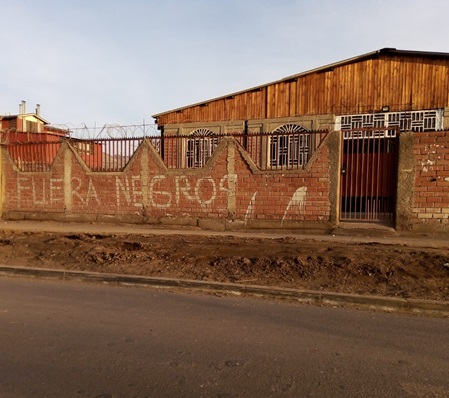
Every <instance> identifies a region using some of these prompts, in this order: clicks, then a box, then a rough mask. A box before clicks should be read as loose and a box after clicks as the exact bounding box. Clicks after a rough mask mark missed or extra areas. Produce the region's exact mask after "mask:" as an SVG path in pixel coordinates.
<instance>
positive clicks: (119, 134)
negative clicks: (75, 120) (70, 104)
mask: <svg viewBox="0 0 449 398" xmlns="http://www.w3.org/2000/svg"><path fill="white" fill-rule="evenodd" d="M50 127H54V128H56V129H60V130H63V131H67V135H68V136H69V137H71V138H81V139H102V138H135V137H148V136H158V135H160V131H159V130H158V126H157V124H145V123H143V124H130V125H121V124H109V123H108V124H105V125H103V126H87V125H86V124H84V123H82V124H80V125H78V126H73V125H70V124H52V125H51V126H50Z"/></svg>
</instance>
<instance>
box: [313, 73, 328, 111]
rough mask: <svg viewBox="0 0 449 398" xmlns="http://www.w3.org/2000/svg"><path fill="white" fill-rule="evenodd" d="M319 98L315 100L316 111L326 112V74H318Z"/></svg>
mask: <svg viewBox="0 0 449 398" xmlns="http://www.w3.org/2000/svg"><path fill="white" fill-rule="evenodd" d="M317 86H318V98H317V99H316V100H315V112H316V113H317V114H323V113H325V112H326V111H325V106H326V74H325V73H324V72H323V73H319V74H317Z"/></svg>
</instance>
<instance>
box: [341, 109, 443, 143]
mask: <svg viewBox="0 0 449 398" xmlns="http://www.w3.org/2000/svg"><path fill="white" fill-rule="evenodd" d="M388 127H399V131H415V132H424V131H438V130H442V129H443V110H441V109H439V110H424V111H410V112H385V113H372V114H359V115H345V116H337V119H336V124H335V130H342V131H345V130H357V129H359V128H360V129H363V128H388ZM388 131H390V132H392V131H393V130H388ZM385 132H387V130H385ZM356 133H357V131H354V134H356ZM365 133H366V132H365ZM371 133H373V132H371ZM354 138H356V137H354Z"/></svg>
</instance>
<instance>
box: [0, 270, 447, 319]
mask: <svg viewBox="0 0 449 398" xmlns="http://www.w3.org/2000/svg"><path fill="white" fill-rule="evenodd" d="M0 276H27V277H37V278H50V279H59V280H75V281H86V282H101V283H116V284H121V285H135V286H153V287H159V288H161V287H162V288H171V287H172V288H183V289H195V290H203V291H205V290H206V291H220V292H226V293H234V294H249V295H254V296H265V297H274V298H284V299H292V300H295V301H299V302H303V303H310V304H318V305H332V306H352V307H358V308H365V309H376V310H382V311H388V312H407V313H419V314H426V315H434V316H435V315H438V316H449V302H448V301H433V300H419V299H404V298H396V297H383V296H369V295H366V296H365V295H357V294H345V293H332V292H319V291H312V290H297V289H286V288H276V287H268V286H257V285H243V284H238V283H221V282H209V281H195V280H188V279H174V278H155V277H147V276H133V275H121V274H105V273H100V272H84V271H67V270H59V269H47V268H28V267H11V266H6V265H0Z"/></svg>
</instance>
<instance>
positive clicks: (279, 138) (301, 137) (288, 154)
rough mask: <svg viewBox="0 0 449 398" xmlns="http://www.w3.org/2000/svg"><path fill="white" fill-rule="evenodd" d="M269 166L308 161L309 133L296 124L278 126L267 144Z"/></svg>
mask: <svg viewBox="0 0 449 398" xmlns="http://www.w3.org/2000/svg"><path fill="white" fill-rule="evenodd" d="M269 151H270V153H269V161H270V166H271V167H283V166H304V165H306V164H307V162H308V161H309V153H310V134H309V133H308V132H307V130H306V129H305V128H304V127H302V126H300V125H297V124H285V125H283V126H281V127H278V128H277V129H276V130H275V131H274V132H273V135H272V137H270V145H269Z"/></svg>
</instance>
